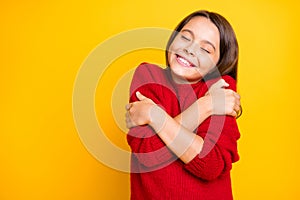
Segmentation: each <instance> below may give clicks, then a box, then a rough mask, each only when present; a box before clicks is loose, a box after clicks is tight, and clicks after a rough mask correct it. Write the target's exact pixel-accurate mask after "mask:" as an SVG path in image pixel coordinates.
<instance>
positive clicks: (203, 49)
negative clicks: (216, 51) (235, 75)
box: [200, 47, 210, 54]
mask: <svg viewBox="0 0 300 200" xmlns="http://www.w3.org/2000/svg"><path fill="white" fill-rule="evenodd" d="M200 49H201V50H202V51H205V52H206V53H208V54H210V51H208V50H207V49H205V48H202V47H201V48H200Z"/></svg>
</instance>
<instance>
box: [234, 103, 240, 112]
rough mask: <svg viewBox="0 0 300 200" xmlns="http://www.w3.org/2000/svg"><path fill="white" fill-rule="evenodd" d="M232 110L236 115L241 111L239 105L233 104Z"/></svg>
mask: <svg viewBox="0 0 300 200" xmlns="http://www.w3.org/2000/svg"><path fill="white" fill-rule="evenodd" d="M233 110H234V111H235V112H236V113H239V112H240V110H241V107H240V105H237V104H235V105H234V108H233Z"/></svg>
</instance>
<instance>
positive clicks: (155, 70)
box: [134, 62, 164, 78]
mask: <svg viewBox="0 0 300 200" xmlns="http://www.w3.org/2000/svg"><path fill="white" fill-rule="evenodd" d="M163 73H164V70H163V69H162V68H161V67H159V66H158V65H155V64H151V63H146V62H143V63H141V64H140V65H139V66H138V67H137V68H136V70H135V73H134V74H135V75H138V76H148V77H149V75H152V74H153V75H162V74H163ZM150 77H151V76H150ZM150 77H149V78H150Z"/></svg>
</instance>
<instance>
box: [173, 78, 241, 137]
mask: <svg viewBox="0 0 300 200" xmlns="http://www.w3.org/2000/svg"><path fill="white" fill-rule="evenodd" d="M228 86H229V84H228V83H227V82H225V81H224V79H220V80H219V81H217V82H216V83H215V84H213V85H212V86H211V87H210V88H209V90H208V92H207V93H206V95H205V96H204V97H201V98H199V99H198V100H197V101H195V103H193V104H192V105H191V106H190V107H188V108H187V109H186V110H185V111H183V112H182V113H180V114H179V115H177V116H176V117H175V118H174V120H175V121H176V122H178V123H180V124H181V125H182V126H184V127H186V128H187V129H188V130H190V131H194V130H195V129H196V128H197V127H198V126H199V125H200V124H201V123H202V122H203V121H204V120H205V119H207V118H208V117H209V116H211V115H224V114H225V115H231V116H233V117H236V116H237V113H238V112H239V111H240V96H239V95H238V94H237V93H236V92H234V91H233V90H231V89H225V87H228ZM218 96H221V97H222V98H218ZM219 99H221V101H222V100H223V101H224V103H217V102H216V100H219ZM222 104H223V105H222Z"/></svg>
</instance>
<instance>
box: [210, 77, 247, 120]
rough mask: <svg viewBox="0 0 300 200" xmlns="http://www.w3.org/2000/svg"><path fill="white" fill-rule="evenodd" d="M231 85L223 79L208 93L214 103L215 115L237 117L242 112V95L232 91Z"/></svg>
mask: <svg viewBox="0 0 300 200" xmlns="http://www.w3.org/2000/svg"><path fill="white" fill-rule="evenodd" d="M228 86H229V84H228V83H226V82H225V80H224V79H221V80H219V81H217V82H216V83H214V84H213V85H212V86H211V87H210V88H209V90H208V92H207V93H206V96H208V97H209V98H210V99H211V102H212V114H213V115H231V116H234V117H237V116H238V115H239V113H240V111H241V102H240V95H238V94H237V93H236V92H234V91H233V90H230V89H226V87H228Z"/></svg>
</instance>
